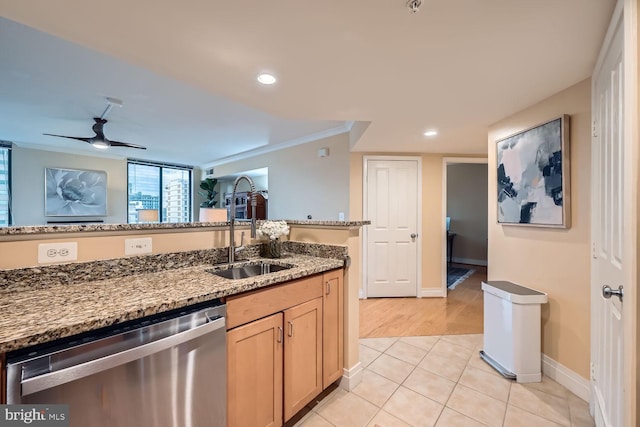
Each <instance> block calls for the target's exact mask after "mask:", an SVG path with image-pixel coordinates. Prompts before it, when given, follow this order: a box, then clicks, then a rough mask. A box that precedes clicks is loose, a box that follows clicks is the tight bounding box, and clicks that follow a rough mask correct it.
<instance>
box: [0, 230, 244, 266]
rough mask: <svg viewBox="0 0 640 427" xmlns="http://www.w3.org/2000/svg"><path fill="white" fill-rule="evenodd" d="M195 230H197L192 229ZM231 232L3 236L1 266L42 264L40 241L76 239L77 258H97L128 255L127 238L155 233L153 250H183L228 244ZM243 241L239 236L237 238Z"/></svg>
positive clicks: (168, 251)
mask: <svg viewBox="0 0 640 427" xmlns="http://www.w3.org/2000/svg"><path fill="white" fill-rule="evenodd" d="M236 229H237V231H238V233H236V234H237V239H239V238H240V234H239V233H240V232H241V231H242V230H248V229H249V228H248V226H240V227H236ZM191 230H193V231H191ZM228 235H229V233H228V231H227V230H226V228H223V229H206V231H203V229H201V228H198V229H184V230H175V231H171V232H167V231H158V232H153V233H148V232H147V233H143V232H130V233H113V232H95V233H66V234H61V233H55V234H51V235H43V234H40V235H37V236H33V237H28V238H27V239H26V240H24V239H25V236H24V235H23V236H15V237H13V238H12V237H11V236H8V237H3V240H2V241H0V254H2V256H1V257H0V270H10V269H14V268H26V267H36V266H38V265H39V264H38V245H39V244H40V243H55V242H76V243H78V260H77V262H88V261H96V260H101V259H114V258H124V257H125V254H124V246H125V239H129V238H140V237H151V239H152V243H151V245H152V249H153V251H152V253H154V254H161V253H171V252H183V251H190V250H196V249H209V248H219V247H225V246H228V244H229V243H228V241H229V237H228ZM236 241H239V240H236Z"/></svg>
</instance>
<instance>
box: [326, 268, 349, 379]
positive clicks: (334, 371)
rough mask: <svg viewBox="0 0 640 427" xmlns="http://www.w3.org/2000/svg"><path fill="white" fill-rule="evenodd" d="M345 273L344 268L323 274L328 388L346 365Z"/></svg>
mask: <svg viewBox="0 0 640 427" xmlns="http://www.w3.org/2000/svg"><path fill="white" fill-rule="evenodd" d="M343 274H344V273H343V270H334V271H329V272H327V273H325V274H324V276H323V282H324V292H323V296H322V299H323V307H322V308H323V310H324V313H323V314H324V315H323V324H322V336H323V353H322V365H323V366H322V385H323V388H327V387H328V386H329V385H330V384H331V383H333V382H335V381H336V380H338V379H340V377H341V376H342V371H343V367H344V359H343V339H344V338H343V337H344V327H343V322H344V320H343V319H344V302H343V295H344V294H343V285H342V277H343Z"/></svg>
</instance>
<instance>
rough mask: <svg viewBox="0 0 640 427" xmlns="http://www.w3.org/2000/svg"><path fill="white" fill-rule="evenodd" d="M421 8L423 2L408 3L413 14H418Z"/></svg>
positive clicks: (411, 0)
mask: <svg viewBox="0 0 640 427" xmlns="http://www.w3.org/2000/svg"><path fill="white" fill-rule="evenodd" d="M420 6H422V0H409V1H408V2H407V8H408V9H409V10H410V11H411V13H418V11H419V10H420Z"/></svg>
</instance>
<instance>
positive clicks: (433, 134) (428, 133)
mask: <svg viewBox="0 0 640 427" xmlns="http://www.w3.org/2000/svg"><path fill="white" fill-rule="evenodd" d="M437 134H438V131H437V130H428V131H426V132H425V133H424V136H436V135H437Z"/></svg>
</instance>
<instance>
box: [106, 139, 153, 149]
mask: <svg viewBox="0 0 640 427" xmlns="http://www.w3.org/2000/svg"><path fill="white" fill-rule="evenodd" d="M109 145H111V146H112V147H127V148H138V149H140V150H146V149H147V147H143V146H142V145H137V144H129V143H128V142H118V141H111V140H110V141H109Z"/></svg>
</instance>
